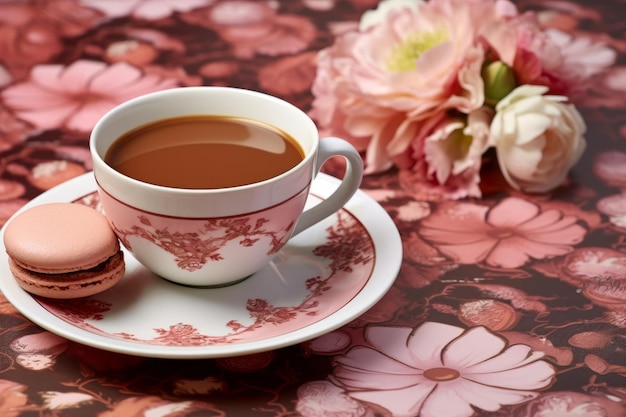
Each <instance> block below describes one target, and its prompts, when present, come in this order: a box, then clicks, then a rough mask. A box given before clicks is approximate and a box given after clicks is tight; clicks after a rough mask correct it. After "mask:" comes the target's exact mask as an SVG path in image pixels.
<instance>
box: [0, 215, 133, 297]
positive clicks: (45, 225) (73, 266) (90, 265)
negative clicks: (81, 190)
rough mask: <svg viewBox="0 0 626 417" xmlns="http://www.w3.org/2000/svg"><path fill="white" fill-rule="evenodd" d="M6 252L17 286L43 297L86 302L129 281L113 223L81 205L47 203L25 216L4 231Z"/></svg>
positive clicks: (11, 223)
mask: <svg viewBox="0 0 626 417" xmlns="http://www.w3.org/2000/svg"><path fill="white" fill-rule="evenodd" d="M4 246H5V249H6V251H7V254H8V255H9V268H10V269H11V272H12V273H13V276H14V277H15V279H16V280H17V283H18V284H19V285H20V287H22V288H23V289H24V290H25V291H28V292H30V293H32V294H35V295H38V296H41V297H47V298H60V299H68V298H79V297H87V296H90V295H94V294H97V293H100V292H102V291H105V290H107V289H109V288H111V287H112V286H113V285H115V284H116V283H117V282H118V281H119V280H120V279H121V278H122V277H123V275H124V270H125V263H124V253H123V252H122V251H121V249H120V245H119V240H118V239H117V236H116V235H115V233H114V232H113V230H112V229H111V226H110V225H109V222H108V220H107V219H106V217H104V215H103V214H102V213H100V212H99V211H97V210H95V209H93V208H90V207H87V206H84V205H81V204H76V203H48V204H43V205H39V206H34V207H31V208H29V209H27V210H25V211H23V212H22V213H20V214H18V215H16V216H15V217H14V218H13V219H11V220H10V221H9V223H8V224H7V225H6V226H5V229H4Z"/></svg>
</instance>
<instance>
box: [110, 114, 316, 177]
mask: <svg viewBox="0 0 626 417" xmlns="http://www.w3.org/2000/svg"><path fill="white" fill-rule="evenodd" d="M172 138H177V139H176V140H172ZM302 159H304V151H303V150H302V149H301V147H300V145H298V143H297V142H296V140H295V139H293V138H292V137H291V136H289V135H288V134H287V133H286V132H284V131H282V130H280V129H279V128H277V127H275V126H271V125H268V124H266V123H263V122H260V121H257V120H254V119H246V118H241V117H233V116H218V115H204V116H184V117H175V118H171V119H165V120H159V121H156V122H153V123H150V124H148V125H146V126H141V127H139V128H137V129H134V130H132V131H130V132H128V133H126V134H124V135H122V136H121V137H120V138H118V139H117V140H116V141H115V142H114V143H113V144H112V145H111V147H110V148H109V150H108V151H107V153H106V155H105V157H104V160H105V162H106V163H107V164H108V165H110V166H111V167H112V168H113V169H115V170H116V171H118V172H120V173H122V174H124V175H127V176H129V177H131V178H135V179H137V180H139V181H143V182H147V183H150V184H156V185H162V186H165V187H175V188H194V189H203V188H204V189H208V188H226V187H238V186H242V185H247V184H252V183H255V182H260V181H264V180H268V179H270V178H272V177H275V176H277V175H280V174H282V173H283V172H286V171H289V170H290V169H291V168H293V167H295V166H296V165H298V164H299V163H300V162H301V161H302ZM164 167H167V169H164Z"/></svg>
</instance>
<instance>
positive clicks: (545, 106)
mask: <svg viewBox="0 0 626 417" xmlns="http://www.w3.org/2000/svg"><path fill="white" fill-rule="evenodd" d="M547 91H548V88H547V87H544V86H534V85H522V86H520V87H517V88H516V89H515V90H513V91H512V92H511V93H510V94H509V95H507V96H506V97H505V98H503V99H502V100H501V101H500V102H499V103H498V104H497V106H496V115H495V117H494V119H493V122H492V124H491V135H492V138H493V140H495V147H496V152H497V155H498V163H499V164H500V170H501V171H502V174H503V176H504V178H505V179H506V181H507V182H508V183H509V185H511V186H512V187H513V188H515V189H517V190H521V191H524V192H546V191H550V190H551V189H553V188H556V187H557V186H559V185H560V184H561V183H562V182H563V180H564V179H565V177H566V176H567V173H568V171H569V170H570V168H571V167H572V166H573V165H574V164H575V163H576V162H578V160H579V159H580V157H581V155H582V153H583V151H584V150H585V147H586V142H585V138H584V137H583V134H584V133H585V129H586V127H585V122H584V121H583V119H582V117H581V116H580V114H579V113H578V111H577V110H576V108H575V107H574V106H573V105H570V104H566V103H564V101H565V100H566V98H565V97H561V96H550V95H543V94H544V93H546V92H547Z"/></svg>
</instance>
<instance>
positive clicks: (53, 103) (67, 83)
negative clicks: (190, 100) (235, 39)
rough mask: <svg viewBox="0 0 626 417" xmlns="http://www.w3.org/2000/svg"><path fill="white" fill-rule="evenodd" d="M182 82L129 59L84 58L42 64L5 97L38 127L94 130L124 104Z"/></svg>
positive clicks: (22, 117)
mask: <svg viewBox="0 0 626 417" xmlns="http://www.w3.org/2000/svg"><path fill="white" fill-rule="evenodd" d="M176 86H177V82H176V80H174V79H168V78H163V77H161V76H158V75H154V74H143V73H142V72H141V71H140V70H139V69H138V68H136V67H133V66H131V65H128V64H126V63H124V62H119V63H116V64H113V65H107V64H105V63H104V62H97V61H88V60H79V61H76V62H74V63H72V64H70V65H69V66H63V65H56V64H52V65H38V66H36V67H34V68H33V70H32V71H31V75H30V79H29V80H27V81H25V82H23V83H19V84H16V85H13V86H11V87H9V88H7V89H6V90H4V91H3V92H2V93H1V95H0V98H1V99H2V101H3V102H4V104H5V105H6V107H7V108H9V109H10V110H11V111H12V112H13V113H15V115H16V116H17V117H18V118H20V119H22V120H25V121H27V122H30V123H31V124H32V125H33V126H35V127H36V128H39V129H44V130H45V129H67V130H71V131H79V132H89V131H90V130H91V129H92V128H93V126H94V125H95V123H96V122H97V121H98V120H99V119H100V118H101V117H102V116H103V115H104V114H105V113H106V112H107V111H109V110H110V109H112V108H113V107H115V106H117V105H118V104H121V103H123V102H125V101H127V100H129V99H131V98H134V97H137V96H140V95H142V94H147V93H151V92H154V91H158V90H164V89H167V88H173V87H176Z"/></svg>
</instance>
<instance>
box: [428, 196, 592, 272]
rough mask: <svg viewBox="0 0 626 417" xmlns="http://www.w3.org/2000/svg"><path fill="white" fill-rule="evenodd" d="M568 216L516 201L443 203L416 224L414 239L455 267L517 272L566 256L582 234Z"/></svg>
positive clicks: (581, 237) (513, 198)
mask: <svg viewBox="0 0 626 417" xmlns="http://www.w3.org/2000/svg"><path fill="white" fill-rule="evenodd" d="M577 221H578V219H577V218H576V217H574V216H570V215H564V214H563V213H562V212H561V211H559V210H556V209H546V210H542V209H541V207H540V206H538V205H536V204H533V203H531V202H529V201H525V200H522V199H520V198H515V197H510V198H507V199H505V200H503V201H501V202H500V203H498V204H497V205H495V206H493V207H491V208H490V207H487V206H483V205H478V204H472V203H458V204H450V203H443V204H441V205H440V207H439V208H438V209H437V210H436V211H435V212H434V213H433V214H431V215H430V216H429V217H427V218H425V219H424V220H422V222H421V228H420V230H419V233H420V235H421V236H422V238H424V239H425V240H426V241H428V242H430V243H431V244H432V245H433V246H435V247H436V248H437V249H438V250H439V251H440V252H441V253H442V254H444V255H446V256H448V257H450V258H452V259H453V260H454V261H455V262H458V263H460V264H475V263H481V262H484V263H486V264H487V265H489V266H494V267H501V268H518V267H520V266H522V265H525V264H526V263H527V262H529V261H530V259H546V258H551V257H554V256H561V255H566V254H568V253H569V252H571V251H572V250H573V249H574V248H573V245H576V244H578V243H580V242H581V241H582V240H583V238H584V237H585V235H586V229H585V228H584V227H582V226H581V225H579V224H578V223H577Z"/></svg>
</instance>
